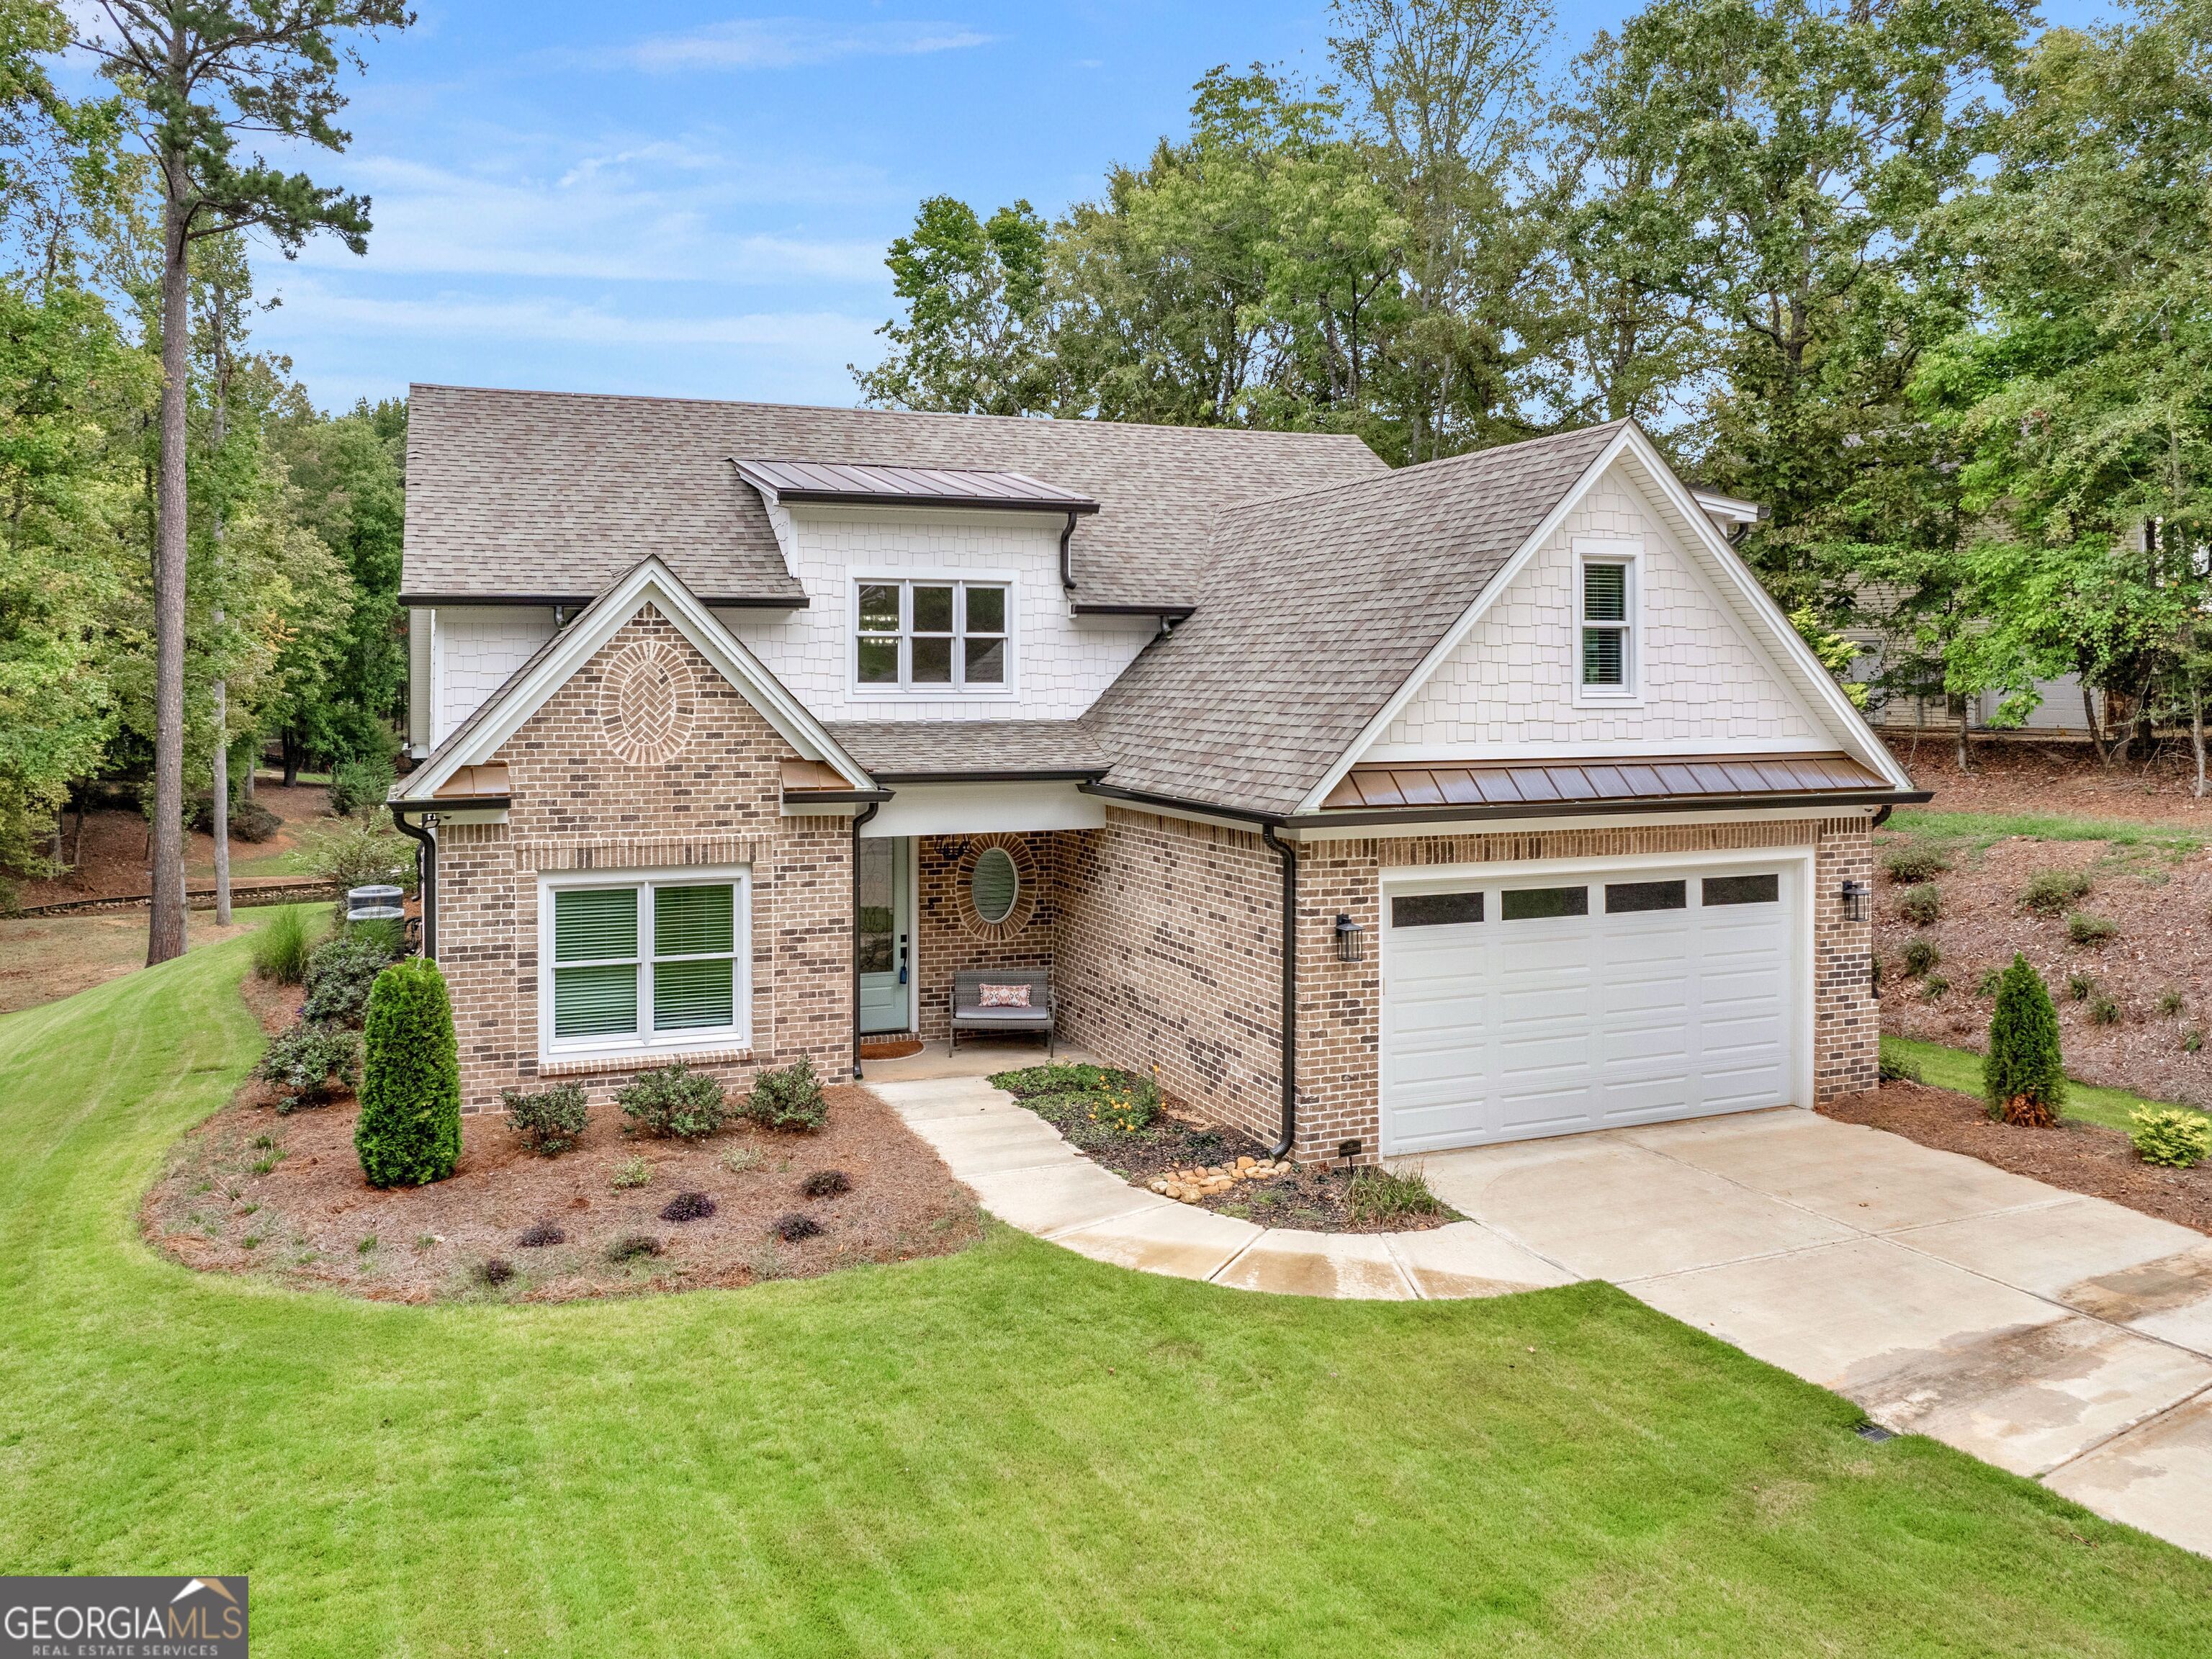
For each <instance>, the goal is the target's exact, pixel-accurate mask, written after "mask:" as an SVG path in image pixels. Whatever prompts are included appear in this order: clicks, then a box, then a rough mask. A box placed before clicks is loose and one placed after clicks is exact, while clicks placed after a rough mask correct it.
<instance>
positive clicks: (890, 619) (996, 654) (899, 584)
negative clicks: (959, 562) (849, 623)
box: [853, 578, 1013, 691]
mask: <svg viewBox="0 0 2212 1659" xmlns="http://www.w3.org/2000/svg"><path fill="white" fill-rule="evenodd" d="M1012 607H1013V591H1012V588H1011V587H1009V586H1008V585H1007V584H1006V583H1005V582H985V581H959V580H941V581H940V580H890V579H888V578H887V579H884V580H874V581H860V582H856V583H855V584H854V611H853V621H854V627H853V684H854V687H855V688H856V689H858V690H862V691H867V690H885V691H1003V690H1006V688H1007V686H1008V684H1010V674H1009V670H1010V667H1011V664H1010V662H1009V660H1008V652H1009V650H1010V649H1011V642H1010V629H1009V628H1008V621H1009V617H1010V613H1011V611H1012Z"/></svg>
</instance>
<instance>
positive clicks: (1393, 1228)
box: [1022, 1095, 1460, 1233]
mask: <svg viewBox="0 0 2212 1659" xmlns="http://www.w3.org/2000/svg"><path fill="white" fill-rule="evenodd" d="M1068 1099H1069V1097H1066V1096H1064V1095H1046V1096H1040V1097H1032V1098H1030V1099H1026V1100H1024V1101H1023V1102H1022V1103H1023V1104H1024V1106H1027V1107H1028V1108H1029V1109H1030V1110H1032V1111H1034V1112H1036V1114H1037V1115H1038V1116H1040V1117H1042V1118H1043V1119H1044V1120H1045V1121H1047V1122H1048V1123H1049V1124H1051V1125H1052V1126H1053V1127H1054V1128H1055V1129H1058V1130H1059V1131H1060V1133H1062V1134H1063V1135H1065V1136H1066V1138H1067V1139H1068V1141H1069V1142H1070V1144H1072V1145H1073V1146H1075V1147H1076V1149H1077V1150H1078V1151H1079V1152H1084V1153H1085V1154H1087V1155H1088V1156H1089V1157H1090V1158H1091V1159H1092V1160H1093V1161H1094V1162H1096V1163H1097V1164H1099V1165H1101V1166H1102V1167H1103V1168H1104V1169H1105V1170H1108V1171H1109V1172H1110V1173H1111V1174H1114V1175H1117V1176H1121V1178H1122V1179H1123V1180H1125V1181H1127V1182H1129V1184H1130V1185H1131V1186H1133V1187H1139V1188H1150V1186H1151V1183H1152V1181H1153V1180H1154V1179H1155V1178H1156V1177H1159V1176H1168V1175H1171V1174H1173V1173H1175V1172H1176V1171H1178V1170H1191V1169H1193V1168H1199V1167H1203V1168H1213V1169H1221V1168H1230V1167H1234V1166H1235V1164H1236V1163H1237V1159H1238V1158H1251V1159H1252V1160H1253V1161H1254V1162H1255V1163H1261V1162H1264V1161H1265V1160H1266V1158H1267V1143H1266V1142H1265V1141H1262V1140H1256V1139H1254V1138H1253V1137H1252V1136H1250V1135H1249V1134H1247V1133H1244V1132H1243V1130H1241V1129H1237V1128H1232V1127H1227V1126H1225V1125H1219V1124H1212V1123H1208V1122H1206V1121H1204V1120H1203V1119H1201V1118H1200V1117H1199V1116H1197V1115H1195V1114H1194V1113H1193V1112H1192V1111H1191V1110H1190V1109H1188V1107H1187V1106H1185V1105H1184V1104H1183V1103H1182V1102H1180V1101H1178V1100H1176V1098H1175V1097H1173V1096H1171V1095H1167V1096H1163V1097H1162V1110H1161V1113H1160V1115H1159V1116H1158V1118H1157V1119H1156V1120H1155V1121H1153V1123H1152V1127H1149V1128H1146V1129H1142V1130H1139V1131H1138V1132H1137V1133H1133V1134H1128V1133H1121V1132H1120V1131H1118V1130H1115V1129H1112V1128H1109V1127H1105V1126H1103V1125H1101V1124H1097V1123H1094V1122H1092V1121H1090V1119H1089V1118H1088V1116H1087V1115H1085V1113H1084V1112H1082V1111H1081V1110H1079V1109H1072V1108H1071V1107H1069V1106H1068V1105H1066V1104H1064V1103H1066V1102H1067V1101H1068ZM1351 1186H1352V1172H1351V1171H1350V1170H1342V1169H1315V1168H1305V1169H1298V1170H1293V1171H1291V1173H1290V1174H1288V1175H1282V1176H1272V1177H1268V1178H1265V1179H1261V1180H1258V1181H1240V1182H1237V1185H1236V1187H1235V1188H1233V1189H1231V1191H1229V1192H1225V1193H1216V1194H1209V1195H1207V1196H1206V1197H1203V1198H1200V1199H1197V1200H1190V1201H1191V1202H1193V1204H1194V1207H1197V1208H1200V1209H1206V1210H1212V1211H1214V1212H1216V1213H1218V1214H1220V1215H1229V1216H1236V1217H1237V1218H1240V1219H1242V1220H1245V1221H1251V1222H1256V1223H1257V1224H1259V1225H1261V1226H1263V1227H1297V1228H1301V1229H1303V1230H1304V1231H1308V1232H1316V1233H1396V1232H1421V1231H1426V1230H1428V1229H1429V1228H1431V1227H1441V1226H1443V1225H1445V1224H1446V1223H1447V1222H1452V1221H1457V1220H1459V1219H1460V1217H1459V1215H1458V1214H1457V1213H1456V1212H1454V1211H1452V1210H1450V1209H1449V1208H1445V1207H1442V1206H1440V1207H1439V1211H1438V1212H1437V1214H1434V1215H1400V1216H1395V1217H1391V1218H1384V1219H1377V1220H1368V1221H1363V1222H1355V1221H1354V1220H1353V1219H1352V1211H1351V1206H1350V1203H1349V1201H1348V1194H1349V1192H1350V1189H1351Z"/></svg>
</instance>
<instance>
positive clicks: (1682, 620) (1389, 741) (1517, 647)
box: [1361, 465, 1837, 761]
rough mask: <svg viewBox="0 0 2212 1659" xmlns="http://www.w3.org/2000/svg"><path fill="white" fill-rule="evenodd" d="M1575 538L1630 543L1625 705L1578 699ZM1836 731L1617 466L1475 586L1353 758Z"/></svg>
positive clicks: (1802, 738) (1568, 753)
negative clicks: (1469, 611)
mask: <svg viewBox="0 0 2212 1659" xmlns="http://www.w3.org/2000/svg"><path fill="white" fill-rule="evenodd" d="M1578 543H1581V544H1583V545H1584V546H1585V547H1589V546H1592V545H1626V546H1630V547H1632V548H1634V549H1635V550H1637V578H1636V584H1637V589H1638V605H1637V607H1636V608H1637V626H1636V639H1635V645H1634V651H1635V657H1636V663H1637V674H1636V682H1637V693H1638V695H1637V696H1635V697H1634V698H1633V699H1632V700H1630V701H1626V702H1594V701H1590V700H1585V701H1582V702H1578V701H1577V691H1578V690H1579V680H1580V671H1581V664H1580V651H1579V646H1580V641H1579V637H1578V631H1577V611H1576V599H1577V593H1576V585H1577V581H1578V580H1579V579H1580V572H1581V559H1580V557H1579V555H1578V552H1577V544H1578ZM1836 742H1837V738H1836V736H1835V734H1834V733H1833V732H1831V731H1830V730H1829V729H1828V727H1827V725H1826V721H1825V720H1824V719H1823V718H1822V716H1821V715H1820V714H1816V713H1815V712H1814V710H1813V709H1812V708H1810V707H1809V706H1808V703H1807V702H1806V700H1805V698H1804V697H1803V696H1801V695H1800V694H1799V692H1798V690H1796V687H1795V686H1794V685H1793V684H1791V683H1790V678H1789V676H1788V675H1787V674H1786V673H1785V672H1784V671H1783V670H1782V669H1781V668H1780V666H1779V665H1778V664H1776V662H1775V661H1774V660H1773V659H1771V657H1770V656H1769V655H1768V653H1766V652H1765V649H1763V648H1762V647H1760V646H1759V645H1758V644H1755V643H1754V642H1753V638H1752V637H1751V635H1750V634H1749V633H1748V631H1747V629H1745V627H1744V626H1743V623H1742V620H1741V617H1739V616H1738V614H1737V613H1736V611H1735V608H1734V607H1733V606H1732V605H1729V603H1728V602H1727V601H1725V600H1724V599H1723V598H1722V597H1721V595H1720V594H1719V592H1717V590H1716V589H1715V587H1714V586H1713V585H1712V584H1711V582H1710V581H1709V580H1707V579H1706V577H1705V573H1704V572H1703V571H1702V570H1701V569H1700V568H1699V566H1698V563H1697V562H1696V561H1695V560H1694V559H1693V558H1692V556H1691V555H1690V554H1689V553H1688V552H1687V551H1686V550H1685V548H1684V547H1683V546H1682V544H1680V542H1679V541H1678V540H1677V539H1676V538H1675V536H1674V533H1673V532H1672V531H1671V530H1670V529H1669V528H1668V526H1666V525H1665V524H1664V523H1663V522H1662V520H1660V518H1659V517H1658V515H1657V514H1656V513H1655V512H1654V511H1653V510H1652V507H1651V503H1650V500H1649V498H1648V497H1647V496H1646V495H1645V493H1644V490H1643V489H1642V488H1640V487H1639V485H1638V483H1637V482H1636V481H1635V480H1634V479H1633V478H1632V477H1630V476H1629V474H1628V472H1627V471H1626V468H1624V467H1623V466H1621V465H1614V466H1612V467H1610V468H1608V469H1607V471H1605V473H1604V474H1603V475H1602V476H1601V477H1599V478H1598V479H1597V480H1595V482H1594V483H1592V484H1591V486H1590V487H1589V489H1587V490H1586V491H1585V492H1584V493H1583V495H1582V497H1581V499H1580V500H1579V501H1577V503H1576V504H1575V506H1574V507H1572V508H1571V510H1570V511H1569V512H1568V513H1566V515H1565V518H1564V519H1563V520H1561V522H1560V523H1559V525H1558V526H1556V527H1554V528H1553V531H1552V532H1551V533H1550V534H1549V535H1548V536H1547V538H1545V540H1544V541H1543V542H1542V543H1541V544H1540V545H1539V546H1538V547H1537V548H1536V549H1535V550H1534V552H1533V554H1532V555H1531V556H1530V557H1529V559H1528V562H1526V563H1524V564H1523V565H1522V567H1521V568H1520V569H1519V571H1518V572H1517V573H1516V574H1514V575H1513V576H1512V577H1510V579H1509V580H1507V582H1506V583H1505V584H1504V586H1503V587H1501V588H1500V589H1499V590H1498V592H1496V593H1494V594H1492V595H1490V596H1487V597H1486V604H1485V606H1484V609H1483V611H1482V613H1481V615H1480V618H1479V619H1478V620H1477V621H1476V622H1475V623H1474V627H1473V628H1472V629H1471V630H1470V631H1469V632H1468V634H1467V635H1466V636H1465V637H1464V638H1463V639H1462V641H1459V643H1458V644H1457V645H1456V646H1455V647H1453V648H1452V650H1451V651H1450V652H1449V653H1448V654H1447V655H1446V656H1445V657H1443V659H1442V660H1440V661H1439V662H1438V663H1437V664H1436V665H1435V666H1434V667H1433V668H1432V669H1431V671H1430V672H1429V673H1428V675H1427V677H1426V678H1425V679H1424V680H1423V681H1422V682H1421V683H1420V684H1419V686H1418V687H1417V688H1416V689H1415V690H1414V691H1413V695H1412V696H1410V697H1409V698H1408V699H1407V700H1406V701H1405V702H1404V703H1403V704H1402V705H1401V708H1399V709H1398V711H1397V713H1396V714H1395V718H1393V719H1392V720H1390V722H1389V725H1388V726H1386V727H1385V728H1384V730H1383V732H1382V733H1381V734H1380V736H1379V737H1378V738H1376V741H1375V742H1374V744H1372V745H1371V746H1370V748H1369V749H1368V750H1366V751H1365V752H1364V754H1363V755H1362V756H1361V758H1362V759H1364V760H1367V761H1401V760H1413V759H1431V760H1476V759H1482V758H1497V759H1505V758H1514V757H1527V756H1540V755H1548V756H1558V757H1574V756H1585V757H1588V756H1600V755H1615V756H1617V755H1626V754H1676V755H1692V754H1696V755H1706V754H1719V753H1757V752H1761V751H1764V752H1769V753H1790V752H1801V751H1803V750H1825V749H1829V748H1832V747H1833V746H1834V745H1835V744H1836Z"/></svg>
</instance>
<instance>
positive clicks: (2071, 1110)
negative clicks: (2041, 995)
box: [1881, 1036, 2196, 1129]
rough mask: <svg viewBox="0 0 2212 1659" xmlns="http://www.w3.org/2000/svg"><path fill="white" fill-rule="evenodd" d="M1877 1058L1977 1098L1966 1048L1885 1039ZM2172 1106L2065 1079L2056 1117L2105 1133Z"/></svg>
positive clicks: (1977, 1083) (1978, 1060) (1976, 1058)
mask: <svg viewBox="0 0 2212 1659" xmlns="http://www.w3.org/2000/svg"><path fill="white" fill-rule="evenodd" d="M1881 1055H1882V1058H1883V1059H1884V1060H1902V1061H1904V1062H1905V1064H1906V1065H1908V1066H1911V1067H1912V1068H1913V1069H1914V1070H1915V1071H1917V1072H1918V1073H1920V1080H1921V1081H1922V1082H1923V1083H1925V1084H1926V1085H1929V1087H1930V1088H1932V1089H1955V1090H1957V1091H1959V1092H1960V1094H1962V1095H1972V1096H1973V1097H1975V1098H1977V1099H1979V1098H1980V1097H1981V1092H1982V1057H1981V1056H1980V1055H1979V1054H1976V1053H1974V1052H1973V1051H1972V1049H1970V1048H1945V1047H1944V1046H1943V1045H1942V1043H1940V1042H1920V1041H1919V1040H1918V1039H1917V1038H1915V1037H1901V1036H1886V1037H1884V1038H1882V1040H1881ZM2172 1104H2173V1102H2172V1101H2170V1100H2149V1099H2146V1098H2145V1097H2143V1096H2142V1095H2135V1094H2130V1093H2129V1092H2128V1091H2126V1090H2125V1089H2104V1088H2100V1087H2099V1086H2098V1085H2095V1084H2093V1083H2082V1082H2081V1081H2079V1080H2077V1079H2072V1078H2069V1079H2067V1084H2066V1109H2065V1110H2064V1111H2063V1112H2062V1113H2061V1114H2060V1115H2061V1116H2062V1117H2070V1118H2075V1119H2078V1120H2079V1121H2081V1122H2083V1123H2101V1124H2103V1125H2104V1126H2105V1127H2106V1128H2108V1129H2124V1128H2126V1127H2128V1114H2129V1113H2130V1112H2134V1111H2139V1110H2141V1109H2142V1108H2143V1107H2145V1106H2171V1105H2172ZM2195 1109H2196V1108H2194V1107H2184V1108H2183V1110H2185V1111H2194V1110H2195Z"/></svg>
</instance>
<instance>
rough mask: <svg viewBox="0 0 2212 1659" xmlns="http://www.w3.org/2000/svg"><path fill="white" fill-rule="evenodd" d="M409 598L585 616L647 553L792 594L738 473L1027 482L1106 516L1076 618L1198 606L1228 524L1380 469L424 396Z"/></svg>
mask: <svg viewBox="0 0 2212 1659" xmlns="http://www.w3.org/2000/svg"><path fill="white" fill-rule="evenodd" d="M409 395H410V403H409V410H408V422H407V426H408V432H407V537H406V556H405V563H404V574H403V576H402V579H401V588H402V592H404V594H406V595H408V596H410V597H413V598H435V597H442V598H464V597H466V598H477V599H496V598H501V597H511V598H517V599H522V598H530V599H540V600H544V599H570V600H576V601H580V600H583V599H587V598H589V597H590V596H592V595H593V594H596V593H598V592H599V591H600V590H601V589H603V588H605V586H607V585H608V584H609V583H611V582H612V581H613V580H615V579H616V578H617V577H618V576H620V575H621V574H622V573H623V571H625V570H627V569H629V568H630V566H632V565H634V564H635V563H636V562H637V561H638V560H639V559H641V558H642V557H644V556H646V555H647V554H648V553H651V554H656V555H658V556H659V557H660V558H661V559H662V560H663V561H664V562H665V563H666V564H667V565H668V567H669V568H670V569H671V570H673V571H674V572H675V573H676V574H677V575H678V577H679V578H681V579H682V580H683V581H684V584H685V586H688V587H690V589H691V591H692V592H695V593H696V594H698V595H699V596H700V597H701V598H702V599H707V600H708V601H709V602H727V601H732V600H748V599H750V600H762V601H775V600H777V599H799V598H802V597H803V594H802V592H801V591H800V589H799V584H798V583H797V582H796V581H795V580H793V578H792V576H791V575H790V574H789V572H788V571H787V569H786V568H785V566H784V562H783V558H782V556H781V553H780V552H779V551H778V550H777V548H776V544H775V532H773V530H772V529H771V528H770V526H769V519H768V513H767V511H766V509H765V508H764V507H763V506H762V504H761V500H760V496H759V495H758V493H757V491H755V490H754V489H752V488H751V487H750V486H749V485H747V484H745V483H743V482H742V481H741V480H740V479H739V478H738V474H737V469H736V467H735V465H733V462H734V459H737V458H740V457H773V458H775V459H777V460H780V461H785V462H807V461H813V462H827V463H833V464H834V463H848V464H855V465H876V466H908V467H933V468H958V469H970V470H986V471H1007V472H1020V473H1024V474H1026V475H1027V476H1029V477H1032V478H1035V479H1036V480H1038V481H1039V482H1040V483H1045V484H1048V485H1051V486H1054V488H1056V489H1060V490H1065V491H1068V492H1072V493H1073V494H1076V495H1081V496H1085V497H1088V498H1090V499H1091V500H1094V501H1097V502H1098V503H1099V505H1100V510H1099V511H1098V512H1097V513H1095V514H1092V515H1091V516H1088V517H1086V518H1084V519H1082V520H1079V523H1078V525H1077V528H1076V532H1075V537H1074V540H1073V545H1072V562H1073V567H1074V572H1075V580H1076V591H1075V592H1074V594H1073V599H1074V600H1075V602H1076V603H1078V604H1079V605H1161V606H1167V607H1173V608H1181V607H1182V606H1184V605H1190V604H1192V603H1194V602H1195V600H1196V599H1197V596H1198V592H1199V589H1200V585H1201V575H1202V567H1203V564H1204V562H1205V559H1206V544H1207V531H1208V527H1209V526H1210V525H1211V523H1212V519H1213V517H1214V515H1215V513H1218V511H1219V510H1220V509H1221V508H1222V507H1225V506H1227V505H1229V504H1231V503H1232V502H1236V501H1250V500H1254V499H1255V498H1258V497H1261V496H1267V495H1281V494H1283V493H1285V492H1286V491H1290V490H1297V489H1311V488H1314V487H1316V486H1320V485H1328V484H1336V483H1344V482H1346V481H1347V480H1350V479H1353V478H1360V477H1371V476H1374V475H1376V474H1378V473H1381V472H1383V471H1384V470H1385V469H1384V466H1383V462H1382V460H1381V459H1379V458H1378V457H1377V456H1376V454H1375V453H1374V452H1373V451H1371V450H1370V449H1369V448H1368V447H1366V446H1365V445H1364V444H1363V443H1361V442H1360V441H1358V439H1357V438H1352V437H1345V436H1337V435H1328V434H1317V433H1279V432H1245V431H1235V430H1227V429H1223V428H1183V427H1157V426H1133V425H1121V424H1117V423H1112V422H1100V421H1036V420H1013V419H1000V418H996V417H987V416H963V415H916V414H908V413H905V412H902V411H896V410H873V409H806V408H799V407H794V406H792V405H788V404H743V403H707V402H692V401H685V400H682V399H677V398H621V397H603V396H599V395H596V394H586V393H576V392H504V391H489V390H483V389H479V388H473V387H464V386H415V387H413V388H412V389H411V391H410V394H409Z"/></svg>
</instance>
